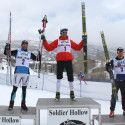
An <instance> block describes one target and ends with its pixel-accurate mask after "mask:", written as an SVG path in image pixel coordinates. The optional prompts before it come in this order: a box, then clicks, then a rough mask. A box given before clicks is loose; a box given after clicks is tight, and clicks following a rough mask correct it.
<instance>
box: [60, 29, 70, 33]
mask: <svg viewBox="0 0 125 125" xmlns="http://www.w3.org/2000/svg"><path fill="white" fill-rule="evenodd" d="M67 31H68V29H67V28H63V29H61V30H60V33H63V32H67Z"/></svg>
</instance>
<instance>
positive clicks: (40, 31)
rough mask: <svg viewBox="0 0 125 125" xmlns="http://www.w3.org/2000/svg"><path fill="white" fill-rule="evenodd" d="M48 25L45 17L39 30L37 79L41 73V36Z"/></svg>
mask: <svg viewBox="0 0 125 125" xmlns="http://www.w3.org/2000/svg"><path fill="white" fill-rule="evenodd" d="M47 23H48V21H47V16H46V15H45V16H44V18H43V19H42V30H41V29H39V30H38V32H39V41H40V42H39V50H38V55H39V64H38V78H40V73H41V59H42V49H43V44H42V41H41V35H44V32H45V28H46V24H47Z"/></svg>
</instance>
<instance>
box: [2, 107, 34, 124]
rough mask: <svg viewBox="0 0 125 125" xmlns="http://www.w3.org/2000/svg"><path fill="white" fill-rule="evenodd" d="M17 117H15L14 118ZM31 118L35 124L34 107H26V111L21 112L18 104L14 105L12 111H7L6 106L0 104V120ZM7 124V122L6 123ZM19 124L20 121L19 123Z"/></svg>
mask: <svg viewBox="0 0 125 125" xmlns="http://www.w3.org/2000/svg"><path fill="white" fill-rule="evenodd" d="M13 117H14V118H17V119H14V120H13ZM18 118H19V119H33V120H34V125H36V108H35V107H28V111H27V112H22V111H21V108H20V107H19V106H14V109H13V110H12V111H8V106H0V120H1V119H3V120H1V121H3V122H4V121H5V122H7V121H8V123H10V121H11V122H12V121H14V122H16V121H18V122H21V121H19V119H18ZM0 124H5V123H0ZM6 124H7V123H6ZM20 124H21V123H20Z"/></svg>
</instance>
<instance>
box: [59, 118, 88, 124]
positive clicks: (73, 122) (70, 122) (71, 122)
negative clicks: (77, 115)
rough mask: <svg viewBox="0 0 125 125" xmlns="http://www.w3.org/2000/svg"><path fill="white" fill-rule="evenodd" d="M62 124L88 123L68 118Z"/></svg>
mask: <svg viewBox="0 0 125 125" xmlns="http://www.w3.org/2000/svg"><path fill="white" fill-rule="evenodd" d="M60 125H86V124H85V123H83V122H81V121H78V120H69V119H67V121H64V122H63V123H61V124H60Z"/></svg>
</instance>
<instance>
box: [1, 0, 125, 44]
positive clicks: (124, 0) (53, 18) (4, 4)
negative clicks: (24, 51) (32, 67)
mask: <svg viewBox="0 0 125 125" xmlns="http://www.w3.org/2000/svg"><path fill="white" fill-rule="evenodd" d="M84 2H85V3H86V18H87V32H88V42H89V43H92V44H101V39H100V30H104V32H105V36H106V39H107V42H108V44H109V45H119V43H120V44H122V45H125V44H124V27H125V7H124V5H125V0H85V1H84ZM9 11H12V39H13V40H17V39H28V40H39V38H38V36H39V35H38V33H37V30H38V29H39V28H40V27H41V19H42V17H43V16H44V15H45V14H46V15H47V17H48V24H47V28H46V33H45V34H46V37H47V39H48V40H54V39H56V38H57V37H58V36H59V30H60V28H63V27H67V28H68V29H69V36H70V38H72V39H73V40H75V41H77V42H79V41H80V40H81V35H82V22H81V0H53V1H52V0H32V1H31V0H11V2H10V0H4V1H1V4H0V39H1V40H6V39H7V34H8V29H9V28H8V27H9Z"/></svg>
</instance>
